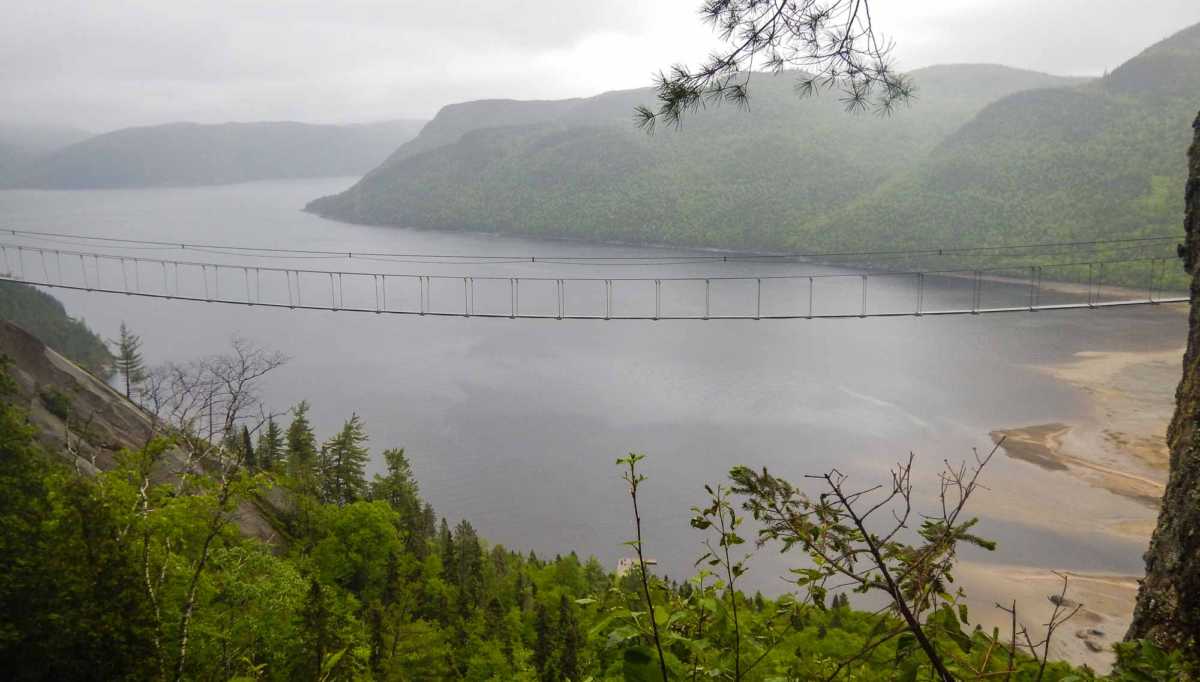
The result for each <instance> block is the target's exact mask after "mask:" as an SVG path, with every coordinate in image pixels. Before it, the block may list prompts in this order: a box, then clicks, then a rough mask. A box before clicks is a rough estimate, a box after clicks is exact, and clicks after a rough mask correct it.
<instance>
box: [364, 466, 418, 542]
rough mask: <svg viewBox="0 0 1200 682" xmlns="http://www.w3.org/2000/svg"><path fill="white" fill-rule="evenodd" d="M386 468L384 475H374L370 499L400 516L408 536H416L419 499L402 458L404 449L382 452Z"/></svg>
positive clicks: (411, 474)
mask: <svg viewBox="0 0 1200 682" xmlns="http://www.w3.org/2000/svg"><path fill="white" fill-rule="evenodd" d="M383 461H384V463H385V465H386V467H387V473H385V474H384V475H382V476H381V475H379V474H376V475H375V480H374V481H372V483H371V499H373V500H382V501H384V502H387V503H388V504H389V505H391V507H392V509H395V510H396V511H397V512H399V514H400V524H401V527H403V528H404V530H405V531H407V532H408V534H409V535H416V532H417V526H418V524H419V523H420V521H421V519H420V517H421V498H420V497H419V496H418V494H417V482H416V480H415V479H414V478H413V473H412V467H411V466H409V464H408V459H407V458H406V457H405V456H404V448H399V449H389V450H384V451H383Z"/></svg>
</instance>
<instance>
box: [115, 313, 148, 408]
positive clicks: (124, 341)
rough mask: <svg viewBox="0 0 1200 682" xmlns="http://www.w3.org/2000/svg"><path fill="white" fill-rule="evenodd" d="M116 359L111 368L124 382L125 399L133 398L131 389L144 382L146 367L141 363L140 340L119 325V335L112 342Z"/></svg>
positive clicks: (122, 325)
mask: <svg viewBox="0 0 1200 682" xmlns="http://www.w3.org/2000/svg"><path fill="white" fill-rule="evenodd" d="M113 343H114V345H116V347H117V357H116V359H115V360H114V361H113V366H114V367H115V368H116V370H117V374H120V375H121V378H122V379H123V380H124V381H125V397H126V398H132V397H133V387H134V386H137V385H138V384H140V383H142V382H143V381H145V380H146V365H145V363H144V362H143V361H142V339H141V337H139V336H138V335H137V334H134V333H133V332H131V331H129V328H128V327H126V326H125V323H124V322H122V323H121V334H120V336H119V337H118V338H117V340H116V341H114V342H113Z"/></svg>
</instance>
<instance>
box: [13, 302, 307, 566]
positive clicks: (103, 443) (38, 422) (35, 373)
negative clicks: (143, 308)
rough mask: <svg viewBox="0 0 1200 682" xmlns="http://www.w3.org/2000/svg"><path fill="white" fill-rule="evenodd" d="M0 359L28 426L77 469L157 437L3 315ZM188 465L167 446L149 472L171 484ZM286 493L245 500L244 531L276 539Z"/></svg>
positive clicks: (113, 462)
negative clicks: (275, 520)
mask: <svg viewBox="0 0 1200 682" xmlns="http://www.w3.org/2000/svg"><path fill="white" fill-rule="evenodd" d="M0 357H7V358H8V359H9V360H10V361H11V365H10V366H9V369H8V373H9V375H10V376H11V377H12V378H13V379H14V380H15V382H16V384H17V393H18V399H19V400H20V401H22V403H23V404H24V406H25V408H26V410H27V412H28V415H29V421H30V423H31V424H33V425H34V426H36V427H37V429H38V433H39V439H40V441H41V442H42V444H43V445H44V446H45V447H46V449H47V450H48V451H50V452H53V453H57V454H58V455H60V456H62V457H63V458H65V459H66V460H67V462H68V464H70V465H71V466H73V467H75V469H76V470H78V471H80V472H83V473H86V474H89V475H95V474H97V473H99V472H101V471H107V470H109V469H112V468H113V467H115V466H117V460H118V456H119V453H120V452H121V451H122V450H133V449H137V448H141V447H143V446H144V445H146V443H147V442H148V441H149V440H150V439H151V438H152V437H153V436H154V424H153V421H152V420H151V419H150V416H149V415H147V414H146V413H145V412H144V411H143V410H142V409H141V408H139V407H138V406H137V405H134V404H133V403H131V402H129V401H128V400H126V399H125V396H124V395H122V394H121V393H119V392H117V391H116V390H114V389H113V388H112V387H110V386H109V385H108V384H107V383H105V382H104V381H102V380H100V379H98V378H96V377H95V376H93V375H92V374H90V373H88V372H87V371H86V370H84V369H82V368H81V367H79V366H78V365H76V364H74V363H73V362H71V361H70V360H67V359H66V358H65V357H63V356H62V355H60V354H58V353H57V352H56V351H54V350H53V349H51V348H50V347H48V346H47V345H46V344H44V343H42V342H41V341H39V340H38V339H36V338H35V337H34V336H33V335H32V334H30V333H29V332H27V331H25V330H24V329H22V328H20V327H18V326H17V325H15V324H13V323H11V322H7V321H3V320H0ZM186 466H187V462H186V460H185V458H184V456H183V453H182V452H181V451H179V450H177V449H169V450H167V451H166V452H165V453H163V456H162V457H161V458H159V459H158V460H156V462H155V465H154V468H153V469H152V471H151V480H152V481H153V482H154V483H169V482H171V481H172V480H175V479H176V477H177V476H178V475H179V474H180V472H182V471H183V470H184V468H185V467H186ZM283 503H284V500H282V499H274V498H272V499H270V500H267V499H255V500H248V501H245V502H243V503H242V504H241V505H240V506H239V507H238V509H237V511H236V518H235V520H236V522H237V524H238V527H239V528H240V529H241V531H242V533H243V534H245V535H247V536H249V537H255V538H258V539H260V540H263V541H265V542H269V543H273V544H278V543H279V541H280V538H281V534H280V533H279V532H277V529H276V528H275V527H274V525H273V523H272V520H271V518H272V517H273V516H275V515H276V513H277V508H278V507H280V506H282V504H283Z"/></svg>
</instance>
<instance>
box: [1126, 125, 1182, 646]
mask: <svg viewBox="0 0 1200 682" xmlns="http://www.w3.org/2000/svg"><path fill="white" fill-rule="evenodd" d="M1193 127H1194V128H1195V130H1196V132H1195V142H1194V143H1193V145H1192V148H1191V151H1190V152H1189V164H1188V170H1189V177H1188V181H1187V187H1186V190H1185V197H1186V208H1185V217H1184V229H1185V230H1186V232H1187V241H1186V242H1185V244H1184V245H1183V246H1182V247H1181V249H1180V256H1182V257H1183V262H1184V269H1185V270H1187V272H1188V274H1190V275H1191V276H1192V285H1191V297H1192V301H1191V312H1190V314H1189V316H1188V344H1187V352H1186V354H1185V355H1184V356H1183V378H1182V379H1181V380H1180V382H1179V388H1178V390H1177V391H1176V393H1175V399H1176V406H1175V416H1174V418H1172V420H1171V426H1170V428H1169V429H1168V430H1167V444H1168V445H1169V446H1170V448H1171V466H1170V474H1169V476H1168V478H1167V488H1166V493H1165V494H1164V495H1163V500H1162V511H1160V512H1159V516H1158V526H1157V527H1156V528H1155V529H1154V536H1153V537H1152V538H1151V540H1150V548H1149V549H1148V550H1146V555H1145V560H1146V577H1145V579H1144V580H1142V583H1141V587H1140V588H1139V589H1138V598H1137V605H1136V606H1135V608H1134V612H1133V623H1132V624H1131V625H1130V627H1129V632H1128V633H1127V634H1126V635H1125V638H1126V639H1127V640H1132V639H1150V640H1153V641H1154V642H1155V643H1157V644H1159V645H1160V646H1163V647H1164V648H1168V649H1182V650H1183V651H1184V653H1185V655H1186V656H1188V657H1189V658H1191V659H1192V660H1195V661H1200V447H1198V442H1200V441H1198V440H1197V435H1198V434H1197V432H1196V429H1197V422H1198V420H1200V267H1198V266H1200V115H1198V116H1197V117H1196V122H1195V123H1194V124H1193Z"/></svg>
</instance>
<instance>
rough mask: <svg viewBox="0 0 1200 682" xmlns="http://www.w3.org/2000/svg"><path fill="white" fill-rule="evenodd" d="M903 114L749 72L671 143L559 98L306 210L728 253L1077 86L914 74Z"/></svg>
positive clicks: (764, 241) (446, 121)
mask: <svg viewBox="0 0 1200 682" xmlns="http://www.w3.org/2000/svg"><path fill="white" fill-rule="evenodd" d="M914 76H915V77H916V78H917V79H918V83H919V85H920V88H921V93H920V97H919V99H918V100H917V101H916V102H915V103H914V105H913V107H912V108H911V109H910V110H906V111H901V112H899V113H898V114H897V115H896V116H894V117H892V118H888V119H880V118H878V117H873V116H848V115H846V114H845V113H844V111H843V107H842V105H841V103H840V102H838V100H837V98H836V96H834V95H825V96H821V97H817V98H812V99H804V98H799V97H797V96H796V95H795V93H794V87H793V86H794V83H795V75H794V74H780V75H775V76H772V75H768V74H756V75H755V76H754V79H753V82H752V86H751V87H752V92H753V99H752V102H751V107H750V110H749V111H739V110H737V109H735V108H732V107H719V108H715V109H710V110H708V111H704V112H701V113H699V114H697V115H695V116H694V117H692V118H691V119H689V120H688V122H687V124H686V126H685V128H684V129H683V130H681V131H671V130H664V131H660V132H658V133H656V134H655V135H653V136H648V135H646V134H645V133H643V132H641V131H639V130H637V129H636V128H635V127H634V126H633V124H632V111H633V107H634V106H635V105H637V104H639V103H645V102H647V101H649V100H650V99H651V98H652V93H651V91H649V90H645V89H642V90H629V91H619V92H611V93H606V94H603V95H599V96H596V97H591V98H587V99H577V100H564V101H558V102H507V101H488V102H471V103H465V104H459V105H454V106H450V107H446V108H445V109H443V110H442V111H441V112H439V114H438V116H437V117H436V118H435V119H434V120H433V121H431V122H430V123H429V125H427V126H426V127H425V129H424V130H422V132H421V134H420V135H419V136H418V137H417V138H416V139H414V140H413V141H412V142H409V143H408V144H406V145H404V146H403V147H401V148H400V149H398V150H397V151H396V152H395V153H394V154H393V155H392V157H390V158H389V159H388V161H387V162H386V163H384V164H383V165H382V166H380V167H379V168H377V169H376V170H374V171H372V172H371V173H369V174H368V175H367V176H366V177H365V178H363V180H361V181H360V182H359V183H357V184H356V185H355V186H353V187H352V188H350V189H349V190H347V191H346V192H344V193H342V194H339V195H336V196H333V197H325V198H322V199H319V200H316V201H314V202H312V203H310V204H309V206H308V210H310V211H313V212H315V213H318V214H320V215H324V216H328V217H332V218H337V219H342V220H348V221H353V222H364V223H377V224H395V225H406V226H414V227H427V228H450V229H475V230H487V231H501V232H521V233H527V234H547V235H555V236H570V237H578V238H590V239H621V240H631V241H644V242H670V243H676V244H692V245H706V246H722V247H734V248H747V247H772V246H779V245H782V244H784V243H786V242H788V241H789V238H790V235H791V234H792V233H794V231H795V226H796V225H799V224H802V223H805V222H808V221H811V220H812V219H813V218H814V216H819V215H823V214H825V213H827V212H829V211H831V210H834V209H836V208H839V207H841V206H844V205H845V204H847V203H848V202H850V201H853V200H854V199H855V198H857V197H858V196H859V195H861V194H862V193H863V192H864V191H867V190H870V189H872V188H873V187H875V186H876V185H877V184H879V183H881V182H884V181H885V180H886V179H888V178H889V177H892V176H893V175H895V174H896V173H898V172H900V171H901V170H904V169H906V168H909V167H910V166H911V165H912V164H913V163H914V162H915V161H916V160H918V159H920V158H923V157H924V156H925V155H926V154H927V153H928V152H929V151H930V150H931V149H932V148H933V147H934V146H935V145H936V144H937V143H938V142H939V141H941V140H942V139H943V138H944V137H945V136H946V135H948V134H949V133H950V132H951V131H953V130H954V129H956V128H957V127H959V126H960V125H962V124H963V123H964V122H965V121H967V120H968V119H969V118H970V117H971V116H972V115H974V114H975V113H976V112H977V111H979V110H980V109H981V108H982V107H984V106H985V105H986V104H988V103H989V102H991V101H994V100H996V99H999V98H1000V97H1003V96H1004V95H1007V94H1010V93H1012V92H1015V91H1018V90H1023V89H1029V88H1038V87H1052V86H1061V85H1063V84H1067V83H1075V82H1078V79H1064V78H1058V77H1054V76H1048V75H1045V74H1039V73H1032V72H1026V71H1018V70H1015V69H1008V68H1005V67H999V66H990V65H952V66H942V67H934V68H929V69H924V70H921V71H918V72H916V73H914Z"/></svg>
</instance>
